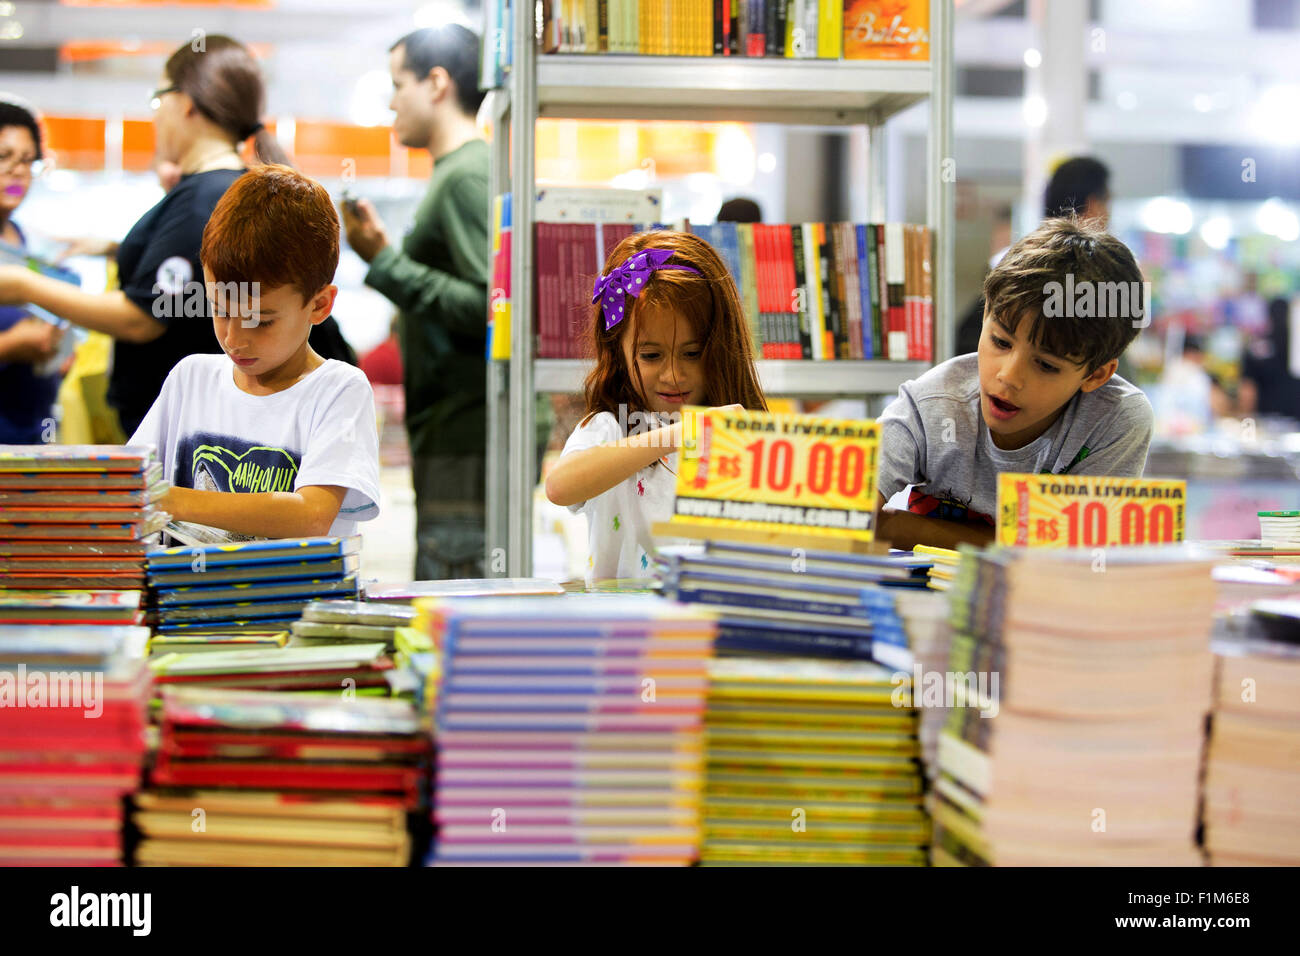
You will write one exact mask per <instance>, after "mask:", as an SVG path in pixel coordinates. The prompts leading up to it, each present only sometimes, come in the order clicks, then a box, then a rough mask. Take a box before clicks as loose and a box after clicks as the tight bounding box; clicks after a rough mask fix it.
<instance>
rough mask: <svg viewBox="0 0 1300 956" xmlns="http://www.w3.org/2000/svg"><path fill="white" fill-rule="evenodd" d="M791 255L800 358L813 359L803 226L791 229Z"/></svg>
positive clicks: (796, 224)
mask: <svg viewBox="0 0 1300 956" xmlns="http://www.w3.org/2000/svg"><path fill="white" fill-rule="evenodd" d="M790 253H791V256H792V258H793V265H794V292H795V294H794V300H795V305H796V307H797V310H798V314H799V357H800V358H803V359H811V358H812V333H811V330H810V328H809V325H808V268H807V266H806V265H805V253H804V241H803V226H801V225H800V224H799V223H795V224H794V225H793V226H791V227H790Z"/></svg>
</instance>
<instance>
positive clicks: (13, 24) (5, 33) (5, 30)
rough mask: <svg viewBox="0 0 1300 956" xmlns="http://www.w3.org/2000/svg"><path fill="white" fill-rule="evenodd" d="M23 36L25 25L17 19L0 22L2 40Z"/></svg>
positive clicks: (16, 38) (18, 38) (19, 38)
mask: <svg viewBox="0 0 1300 956" xmlns="http://www.w3.org/2000/svg"><path fill="white" fill-rule="evenodd" d="M22 38H23V25H22V24H21V23H19V22H18V21H17V20H6V21H5V22H4V23H0V40H21V39H22Z"/></svg>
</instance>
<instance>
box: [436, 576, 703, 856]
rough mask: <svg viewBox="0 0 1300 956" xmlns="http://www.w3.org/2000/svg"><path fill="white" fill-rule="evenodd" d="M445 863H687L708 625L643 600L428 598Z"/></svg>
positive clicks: (439, 849) (693, 845)
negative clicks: (437, 659)
mask: <svg viewBox="0 0 1300 956" xmlns="http://www.w3.org/2000/svg"><path fill="white" fill-rule="evenodd" d="M424 610H425V611H426V612H427V613H428V619H429V624H430V629H431V636H432V638H433V642H434V645H435V646H436V647H437V648H438V649H439V650H440V652H441V654H442V658H443V664H442V666H443V675H442V679H441V684H440V687H439V691H438V701H437V731H436V739H437V741H438V767H437V778H438V788H437V795H436V799H435V811H434V821H435V823H436V824H438V825H439V827H440V830H439V836H438V841H437V844H436V847H435V851H434V854H433V856H432V859H431V862H432V863H433V864H435V865H439V864H525V863H527V864H544V863H553V864H603V865H610V864H634V863H635V864H659V865H673V864H676V865H681V864H686V863H690V862H691V861H692V860H693V859H694V858H695V856H696V853H697V850H698V846H699V830H698V806H699V795H700V786H701V770H702V767H701V755H702V751H701V739H700V730H701V722H702V717H703V711H704V694H705V689H706V686H707V682H708V677H707V672H706V668H707V664H708V658H709V653H710V649H711V647H712V643H713V621H712V619H711V618H710V616H709V615H707V614H706V613H703V612H701V611H699V610H695V609H691V608H686V607H682V606H680V605H675V604H670V603H668V602H665V601H662V600H659V599H658V598H655V597H653V596H650V595H644V596H643V595H626V596H613V595H609V596H606V595H600V596H590V595H565V596H563V597H555V598H510V599H503V600H493V599H479V600H462V601H445V602H435V603H431V606H426V607H425V608H424Z"/></svg>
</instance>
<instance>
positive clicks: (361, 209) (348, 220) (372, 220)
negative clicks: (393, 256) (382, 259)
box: [343, 199, 388, 262]
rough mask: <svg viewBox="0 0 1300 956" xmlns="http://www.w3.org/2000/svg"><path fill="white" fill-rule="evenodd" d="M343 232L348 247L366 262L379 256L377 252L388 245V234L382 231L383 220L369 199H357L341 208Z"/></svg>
mask: <svg viewBox="0 0 1300 956" xmlns="http://www.w3.org/2000/svg"><path fill="white" fill-rule="evenodd" d="M343 232H344V234H345V235H346V236H347V239H348V245H350V246H351V247H352V249H353V251H354V252H356V254H357V255H359V256H360V257H361V258H362V259H364V260H365V261H366V262H370V261H371V260H372V259H374V258H375V256H377V255H379V250H381V249H383V248H384V246H386V245H388V233H387V232H385V231H384V223H383V220H381V219H380V218H379V213H378V212H376V211H375V207H374V206H373V205H372V204H371V202H370V200H369V199H358V200H357V201H356V203H355V204H352V203H345V204H344V206H343Z"/></svg>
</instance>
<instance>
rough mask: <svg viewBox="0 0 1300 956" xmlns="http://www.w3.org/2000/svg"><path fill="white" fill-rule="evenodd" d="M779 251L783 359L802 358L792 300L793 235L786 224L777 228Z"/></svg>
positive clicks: (797, 324) (797, 311)
mask: <svg viewBox="0 0 1300 956" xmlns="http://www.w3.org/2000/svg"><path fill="white" fill-rule="evenodd" d="M776 228H777V235H778V238H779V246H780V249H781V271H780V276H781V316H782V318H783V319H784V321H785V328H786V338H787V339H789V342H788V344H787V345H786V347H785V351H784V356H783V357H784V358H788V359H797V358H803V345H802V344H801V342H800V339H799V310H798V308H796V304H795V300H794V292H795V286H796V282H795V277H794V234H793V229H792V228H791V226H790V224H789V223H788V222H785V223H782V224H781V225H779V226H777V227H776Z"/></svg>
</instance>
